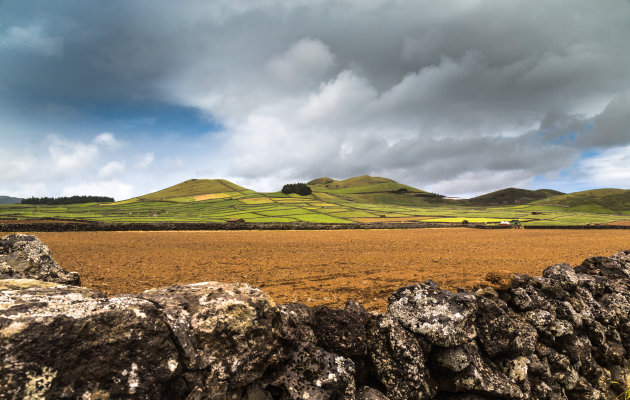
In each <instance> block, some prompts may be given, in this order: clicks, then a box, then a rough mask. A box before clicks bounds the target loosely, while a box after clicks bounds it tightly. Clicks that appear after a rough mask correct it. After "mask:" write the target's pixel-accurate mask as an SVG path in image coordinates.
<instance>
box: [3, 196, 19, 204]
mask: <svg viewBox="0 0 630 400" xmlns="http://www.w3.org/2000/svg"><path fill="white" fill-rule="evenodd" d="M21 201H22V199H21V198H19V197H11V196H0V204H20V202H21Z"/></svg>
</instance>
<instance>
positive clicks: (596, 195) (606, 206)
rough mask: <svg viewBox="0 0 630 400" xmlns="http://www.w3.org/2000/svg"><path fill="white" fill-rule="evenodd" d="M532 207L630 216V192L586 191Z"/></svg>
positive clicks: (537, 202) (555, 197) (535, 203)
mask: <svg viewBox="0 0 630 400" xmlns="http://www.w3.org/2000/svg"><path fill="white" fill-rule="evenodd" d="M532 205H545V206H555V207H561V208H564V209H566V210H567V211H571V212H587V213H603V214H610V213H617V214H627V215H630V190H624V189H595V190H585V191H582V192H575V193H568V194H564V195H561V196H554V197H550V198H548V199H544V200H539V201H536V202H534V203H532Z"/></svg>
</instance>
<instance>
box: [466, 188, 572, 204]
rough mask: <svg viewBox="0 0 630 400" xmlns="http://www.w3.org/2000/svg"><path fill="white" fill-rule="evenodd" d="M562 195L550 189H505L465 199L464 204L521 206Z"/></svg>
mask: <svg viewBox="0 0 630 400" xmlns="http://www.w3.org/2000/svg"><path fill="white" fill-rule="evenodd" d="M562 194H564V193H562V192H559V191H557V190H552V189H538V190H528V189H518V188H506V189H501V190H497V191H494V192H491V193H486V194H483V195H481V196H477V197H473V198H471V199H467V200H466V202H467V203H468V204H471V205H475V206H496V205H521V204H528V203H532V202H534V201H537V200H542V199H546V198H549V197H553V196H558V195H562Z"/></svg>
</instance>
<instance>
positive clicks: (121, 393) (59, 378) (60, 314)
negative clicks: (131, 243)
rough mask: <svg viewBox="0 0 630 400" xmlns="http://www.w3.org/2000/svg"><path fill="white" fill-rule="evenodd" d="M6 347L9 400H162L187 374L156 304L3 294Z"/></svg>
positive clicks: (0, 324) (4, 382)
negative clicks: (180, 375) (179, 375)
mask: <svg viewBox="0 0 630 400" xmlns="http://www.w3.org/2000/svg"><path fill="white" fill-rule="evenodd" d="M10 285H11V283H9V285H6V284H5V287H6V286H10ZM0 339H1V340H0V363H1V364H0V365H1V373H0V387H2V394H1V395H0V397H3V398H15V399H18V398H44V397H46V398H81V397H82V398H138V399H142V398H160V397H161V396H162V393H163V392H166V391H168V388H169V381H170V380H171V378H173V377H174V376H175V375H176V374H177V373H178V372H179V371H180V370H181V365H180V359H179V355H178V352H177V347H176V346H175V344H174V343H173V341H172V340H171V336H170V331H169V329H168V326H167V325H166V324H165V323H164V322H163V320H162V318H161V315H160V312H159V311H158V309H157V308H156V307H155V306H154V305H153V304H152V303H151V302H149V301H146V300H142V299H138V298H134V297H112V298H106V297H105V296H104V295H103V294H101V293H99V292H96V291H93V290H90V289H86V288H80V287H71V286H57V287H53V288H50V287H46V284H42V285H41V287H37V286H36V285H31V288H28V289H22V290H10V289H6V290H1V291H0Z"/></svg>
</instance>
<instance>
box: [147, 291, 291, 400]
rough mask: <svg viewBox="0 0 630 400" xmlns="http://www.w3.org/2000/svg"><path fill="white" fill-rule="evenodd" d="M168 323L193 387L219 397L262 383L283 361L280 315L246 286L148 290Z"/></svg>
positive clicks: (269, 302)
mask: <svg viewBox="0 0 630 400" xmlns="http://www.w3.org/2000/svg"><path fill="white" fill-rule="evenodd" d="M140 297H141V298H143V299H145V300H148V301H150V302H152V303H153V304H155V305H156V306H157V307H158V308H159V309H160V310H161V312H162V313H163V314H164V316H165V317H166V323H167V324H168V326H169V328H170V329H171V332H172V334H173V337H174V339H175V342H176V344H177V346H178V348H179V349H180V353H181V357H182V361H183V363H184V365H185V368H186V370H187V371H188V374H186V376H185V377H184V379H185V380H187V383H188V385H189V386H193V387H199V388H200V389H201V391H202V393H203V395H205V396H210V397H213V396H221V395H224V394H225V393H227V391H229V390H234V389H237V388H240V387H243V386H245V385H246V384H248V383H250V382H253V381H254V380H256V379H259V378H261V377H262V375H263V373H264V371H265V369H266V368H267V367H268V366H272V365H275V364H277V363H278V362H279V361H280V359H281V352H280V346H279V342H278V341H279V333H280V329H279V322H280V318H279V313H278V309H277V307H276V305H275V303H274V302H273V300H271V298H269V297H268V296H267V295H266V294H265V293H264V292H262V291H260V290H259V289H256V288H252V287H249V286H247V285H236V284H234V285H230V284H224V283H219V282H204V283H197V284H191V285H176V286H171V287H167V288H161V289H152V290H147V291H145V292H143V293H141V294H140Z"/></svg>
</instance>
